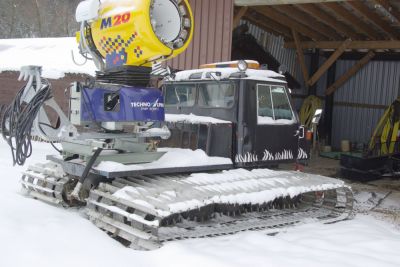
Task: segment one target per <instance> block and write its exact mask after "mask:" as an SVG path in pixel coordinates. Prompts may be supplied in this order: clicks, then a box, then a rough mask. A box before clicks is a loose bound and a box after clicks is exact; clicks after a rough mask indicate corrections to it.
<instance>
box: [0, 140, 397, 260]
mask: <svg viewBox="0 0 400 267" xmlns="http://www.w3.org/2000/svg"><path fill="white" fill-rule="evenodd" d="M9 153H10V152H9V148H8V147H7V146H6V144H5V143H4V141H3V140H0V168H1V170H2V179H1V186H0V251H1V257H0V266H7V267H8V266H12V267H26V266H32V267H36V266H37V267H71V266H85V267H86V266H96V267H110V266H118V267H129V266H152V267H187V266H191V267H208V266H209V267H232V266H235V267H236V266H237V267H241V266H243V267H244V266H280V267H286V266H287V267H293V266H296V267H302V266H307V267H309V266H311V267H313V266H324V267H325V266H327V267H331V266H332V267H337V266H352V267H358V266H359V267H369V266H371V267H372V266H383V267H391V266H393V267H394V266H400V254H399V253H398V248H399V247H400V231H398V230H396V229H395V228H394V227H393V226H391V225H389V224H387V223H385V222H382V221H378V220H376V219H374V218H372V217H370V216H357V217H356V219H354V220H350V221H344V222H340V223H335V224H328V225H324V224H321V223H311V224H308V225H302V226H298V227H294V228H289V229H288V230H286V231H284V232H281V233H279V234H277V235H275V236H269V235H266V234H265V232H263V231H261V232H245V233H239V234H236V235H233V236H224V237H218V238H203V239H193V240H186V241H178V242H171V243H167V244H166V245H165V246H164V247H162V248H161V249H159V250H155V251H150V252H143V251H134V250H131V249H128V248H125V247H123V246H122V245H121V244H120V243H118V242H117V241H115V240H113V239H112V238H110V237H109V236H108V235H107V234H105V233H104V232H103V231H101V230H99V229H98V228H96V227H95V226H94V225H93V224H92V223H90V222H89V221H88V220H87V219H86V218H85V217H84V216H83V214H82V213H81V211H80V210H77V209H64V208H58V207H53V206H50V205H47V204H44V203H42V202H40V201H38V200H34V199H31V198H27V197H25V196H23V195H21V193H20V184H19V179H20V176H21V175H20V173H21V171H22V170H24V169H25V167H12V160H11V155H10V154H9ZM51 153H54V150H52V148H51V146H50V145H49V144H37V143H35V144H34V152H33V156H32V158H30V159H29V160H28V164H32V163H34V162H43V161H45V155H46V154H51Z"/></svg>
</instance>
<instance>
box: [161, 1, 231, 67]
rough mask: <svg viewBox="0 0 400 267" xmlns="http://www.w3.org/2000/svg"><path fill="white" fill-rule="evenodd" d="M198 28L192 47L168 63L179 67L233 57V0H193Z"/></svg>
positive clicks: (192, 4)
mask: <svg viewBox="0 0 400 267" xmlns="http://www.w3.org/2000/svg"><path fill="white" fill-rule="evenodd" d="M189 2H190V5H191V7H192V10H193V15H194V21H195V25H194V27H195V29H194V36H193V40H192V42H191V44H190V45H189V47H188V49H187V50H186V51H185V52H184V53H182V54H181V55H179V56H178V57H176V58H174V59H172V60H170V61H168V62H167V64H168V65H169V66H170V67H172V68H174V69H179V70H184V69H192V68H198V67H199V65H201V64H204V63H212V62H218V61H227V60H230V59H231V48H232V22H233V8H234V1H233V0H217V1H216V0H190V1H189Z"/></svg>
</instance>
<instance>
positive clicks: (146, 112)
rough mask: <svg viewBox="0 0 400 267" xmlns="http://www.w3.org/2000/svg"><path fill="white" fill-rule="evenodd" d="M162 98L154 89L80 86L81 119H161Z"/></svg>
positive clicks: (125, 120) (108, 120) (114, 120)
mask: <svg viewBox="0 0 400 267" xmlns="http://www.w3.org/2000/svg"><path fill="white" fill-rule="evenodd" d="M164 119H165V114H164V99H163V96H162V92H161V91H160V90H158V89H155V88H137V87H128V86H125V87H116V88H101V87H97V88H86V87H84V88H82V92H81V121H82V122H92V121H95V122H135V121H143V122H147V121H164Z"/></svg>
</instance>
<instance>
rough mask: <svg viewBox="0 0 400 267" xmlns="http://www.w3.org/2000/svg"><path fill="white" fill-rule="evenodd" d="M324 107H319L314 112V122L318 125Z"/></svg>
mask: <svg viewBox="0 0 400 267" xmlns="http://www.w3.org/2000/svg"><path fill="white" fill-rule="evenodd" d="M321 115H322V109H317V110H316V111H315V113H314V116H313V119H312V124H315V125H318V123H319V121H320V120H321Z"/></svg>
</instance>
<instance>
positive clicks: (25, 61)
mask: <svg viewBox="0 0 400 267" xmlns="http://www.w3.org/2000/svg"><path fill="white" fill-rule="evenodd" d="M0 58H1V61H0V62H1V64H0V72H2V71H19V70H20V68H21V67H22V66H26V65H36V66H42V68H43V69H42V76H43V77H45V78H50V79H59V78H62V77H64V75H65V74H66V73H85V74H89V75H94V73H95V71H96V68H95V66H94V64H93V62H91V61H89V62H86V64H84V65H77V64H75V63H74V61H73V58H74V59H75V61H76V62H77V63H78V64H82V63H84V62H85V59H84V58H83V57H82V56H81V55H80V54H79V50H78V43H77V42H76V39H75V38H73V37H63V38H26V39H0Z"/></svg>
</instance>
